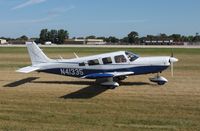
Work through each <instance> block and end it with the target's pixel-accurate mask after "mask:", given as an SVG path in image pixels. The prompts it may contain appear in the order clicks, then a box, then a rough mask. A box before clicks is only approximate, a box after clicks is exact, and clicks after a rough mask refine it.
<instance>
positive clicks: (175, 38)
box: [169, 34, 181, 42]
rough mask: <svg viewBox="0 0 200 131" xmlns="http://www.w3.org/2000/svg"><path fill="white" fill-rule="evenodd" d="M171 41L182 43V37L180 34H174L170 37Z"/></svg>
mask: <svg viewBox="0 0 200 131" xmlns="http://www.w3.org/2000/svg"><path fill="white" fill-rule="evenodd" d="M169 37H170V38H171V39H173V41H175V42H180V41H181V35H180V34H172V35H171V36H169Z"/></svg>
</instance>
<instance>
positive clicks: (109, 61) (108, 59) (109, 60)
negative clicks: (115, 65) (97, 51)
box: [102, 57, 112, 64]
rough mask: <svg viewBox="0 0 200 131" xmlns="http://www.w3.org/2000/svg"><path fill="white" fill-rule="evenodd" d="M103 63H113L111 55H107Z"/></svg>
mask: <svg viewBox="0 0 200 131" xmlns="http://www.w3.org/2000/svg"><path fill="white" fill-rule="evenodd" d="M102 61H103V64H112V59H111V58H110V57H106V58H103V59H102Z"/></svg>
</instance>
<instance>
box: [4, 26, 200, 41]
mask: <svg viewBox="0 0 200 131" xmlns="http://www.w3.org/2000/svg"><path fill="white" fill-rule="evenodd" d="M1 38H3V39H6V40H8V41H9V40H24V41H27V40H29V38H28V37H27V36H26V35H23V36H21V37H19V38H16V39H13V38H5V37H1ZM75 38H76V37H73V39H75ZM66 39H69V33H68V31H67V30H64V29H59V30H55V29H51V30H48V29H42V30H41V31H40V35H39V38H34V40H35V41H36V42H37V43H41V44H44V43H45V42H46V41H50V42H52V43H55V44H63V43H64V41H65V40H66ZM77 39H103V40H104V41H105V42H107V43H118V44H120V43H125V44H139V43H143V42H144V41H160V40H173V41H174V42H200V35H199V33H196V34H195V35H190V36H184V35H181V34H172V35H167V34H164V33H161V34H159V35H147V36H143V37H140V36H139V33H138V32H136V31H131V32H130V33H128V34H127V36H125V37H124V38H122V39H119V38H117V37H115V36H109V37H104V36H103V37H97V36H95V35H91V36H87V37H77Z"/></svg>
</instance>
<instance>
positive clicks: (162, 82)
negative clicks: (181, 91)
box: [149, 73, 168, 85]
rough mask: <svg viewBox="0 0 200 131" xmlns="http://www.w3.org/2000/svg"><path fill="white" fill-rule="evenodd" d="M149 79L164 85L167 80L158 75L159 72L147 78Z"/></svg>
mask: <svg viewBox="0 0 200 131" xmlns="http://www.w3.org/2000/svg"><path fill="white" fill-rule="evenodd" d="M149 80H150V81H151V82H154V83H157V84H158V85H164V84H165V83H167V82H168V80H167V79H166V78H165V77H163V76H160V75H159V73H158V74H157V75H156V76H155V77H154V78H149Z"/></svg>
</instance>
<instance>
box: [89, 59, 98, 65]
mask: <svg viewBox="0 0 200 131" xmlns="http://www.w3.org/2000/svg"><path fill="white" fill-rule="evenodd" d="M88 65H90V66H91V65H99V60H98V59H96V60H90V61H88Z"/></svg>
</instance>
